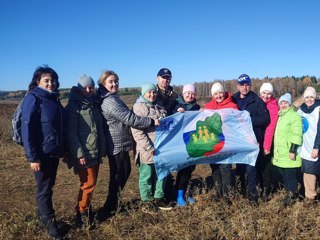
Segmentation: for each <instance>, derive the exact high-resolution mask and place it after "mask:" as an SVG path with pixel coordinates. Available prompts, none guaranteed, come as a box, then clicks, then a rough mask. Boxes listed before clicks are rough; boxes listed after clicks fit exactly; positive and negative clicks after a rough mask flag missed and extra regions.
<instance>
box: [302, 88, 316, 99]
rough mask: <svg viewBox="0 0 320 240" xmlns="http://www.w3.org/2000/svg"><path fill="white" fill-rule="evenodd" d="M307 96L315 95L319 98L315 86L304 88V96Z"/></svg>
mask: <svg viewBox="0 0 320 240" xmlns="http://www.w3.org/2000/svg"><path fill="white" fill-rule="evenodd" d="M306 97H314V98H315V99H316V98H317V92H316V90H315V89H314V88H313V87H307V88H306V90H304V94H303V98H306Z"/></svg>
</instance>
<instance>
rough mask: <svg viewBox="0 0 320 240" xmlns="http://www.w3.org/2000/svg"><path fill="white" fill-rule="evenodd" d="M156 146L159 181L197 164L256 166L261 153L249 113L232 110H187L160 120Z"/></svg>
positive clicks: (155, 158)
mask: <svg viewBox="0 0 320 240" xmlns="http://www.w3.org/2000/svg"><path fill="white" fill-rule="evenodd" d="M154 147H155V149H156V152H155V156H154V164H155V168H156V172H157V175H158V178H159V179H163V178H165V177H166V176H168V175H169V174H170V173H172V172H177V171H179V170H180V169H183V168H185V167H187V166H190V165H195V164H232V163H243V164H249V165H252V166H254V165H255V162H256V159H257V156H258V153H259V145H258V142H257V140H256V137H255V135H254V132H253V129H252V123H251V118H250V114H249V112H247V111H238V110H235V109H231V108H230V109H229V108H228V109H220V110H204V111H187V112H185V113H175V114H174V115H172V116H169V117H166V118H164V119H161V124H160V126H159V127H157V128H156V140H155V143H154Z"/></svg>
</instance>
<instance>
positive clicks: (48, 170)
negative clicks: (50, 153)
mask: <svg viewBox="0 0 320 240" xmlns="http://www.w3.org/2000/svg"><path fill="white" fill-rule="evenodd" d="M58 166H59V158H57V157H42V158H41V159H40V171H37V172H34V177H35V180H36V203H37V210H38V214H39V217H40V218H41V220H42V221H44V222H46V221H47V220H49V219H52V218H54V217H55V211H54V209H53V203H52V194H53V191H52V188H53V186H54V184H55V182H56V176H57V169H58Z"/></svg>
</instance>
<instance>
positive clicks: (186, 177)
mask: <svg viewBox="0 0 320 240" xmlns="http://www.w3.org/2000/svg"><path fill="white" fill-rule="evenodd" d="M195 168H196V165H192V166H189V167H186V168H183V169H181V170H180V171H178V174H177V179H176V189H177V190H186V189H187V188H188V185H189V181H190V179H191V174H192V172H193V171H194V169H195Z"/></svg>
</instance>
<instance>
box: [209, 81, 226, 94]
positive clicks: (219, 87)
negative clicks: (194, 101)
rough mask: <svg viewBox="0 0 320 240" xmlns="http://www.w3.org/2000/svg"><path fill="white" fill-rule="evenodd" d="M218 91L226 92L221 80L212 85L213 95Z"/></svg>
mask: <svg viewBox="0 0 320 240" xmlns="http://www.w3.org/2000/svg"><path fill="white" fill-rule="evenodd" d="M216 92H224V88H223V86H222V84H221V83H219V82H216V83H214V84H213V85H212V87H211V95H212V96H213V94H215V93H216Z"/></svg>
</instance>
